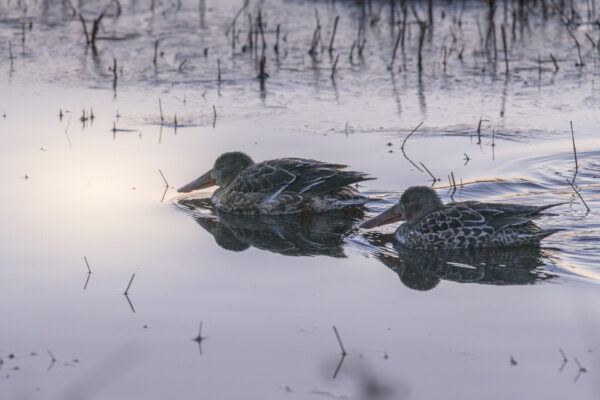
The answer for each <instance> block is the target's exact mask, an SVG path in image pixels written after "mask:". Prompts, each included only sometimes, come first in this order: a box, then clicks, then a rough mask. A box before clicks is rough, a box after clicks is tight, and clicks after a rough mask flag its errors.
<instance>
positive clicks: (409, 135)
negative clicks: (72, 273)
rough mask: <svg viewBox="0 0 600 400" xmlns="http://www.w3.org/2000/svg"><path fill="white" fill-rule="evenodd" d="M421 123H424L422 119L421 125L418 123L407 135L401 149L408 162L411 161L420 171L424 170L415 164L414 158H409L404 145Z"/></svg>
mask: <svg viewBox="0 0 600 400" xmlns="http://www.w3.org/2000/svg"><path fill="white" fill-rule="evenodd" d="M421 125H423V121H421V122H420V123H419V125H417V127H416V128H415V129H413V130H412V131H411V132H410V133H409V134H408V136H406V137H405V138H404V141H403V142H402V146H400V150H402V155H403V156H404V158H406V159H407V160H408V162H410V163H411V164H412V165H413V166H414V167H415V168H416V169H417V170H419V171H420V172H423V170H422V169H421V168H420V167H419V166H418V165H417V164H415V163H414V161H413V160H411V159H410V158H408V156H407V155H406V152H405V151H404V145H405V144H406V141H407V140H408V138H409V137H411V136H412V134H413V133H415V132H416V131H417V129H419V128H420V127H421Z"/></svg>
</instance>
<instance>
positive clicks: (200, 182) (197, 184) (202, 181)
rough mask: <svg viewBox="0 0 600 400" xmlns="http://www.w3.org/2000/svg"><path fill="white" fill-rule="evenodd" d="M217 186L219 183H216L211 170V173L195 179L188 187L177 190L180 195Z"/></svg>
mask: <svg viewBox="0 0 600 400" xmlns="http://www.w3.org/2000/svg"><path fill="white" fill-rule="evenodd" d="M216 184H217V181H215V178H213V176H212V169H211V170H210V171H208V172H207V173H205V174H204V175H202V176H201V177H200V178H198V179H195V180H193V181H191V182H190V183H188V184H187V185H185V186H182V187H180V188H179V189H177V191H178V192H180V193H188V192H191V191H192V190H198V189H204V188H207V187H211V186H214V185H216Z"/></svg>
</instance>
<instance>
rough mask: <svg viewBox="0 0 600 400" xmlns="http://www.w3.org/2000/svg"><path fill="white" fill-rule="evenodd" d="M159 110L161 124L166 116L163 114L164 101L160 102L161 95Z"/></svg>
mask: <svg viewBox="0 0 600 400" xmlns="http://www.w3.org/2000/svg"><path fill="white" fill-rule="evenodd" d="M158 110H159V111H160V124H161V125H162V123H163V122H164V121H165V117H164V116H163V112H162V103H161V102H160V97H159V98H158Z"/></svg>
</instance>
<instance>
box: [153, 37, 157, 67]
mask: <svg viewBox="0 0 600 400" xmlns="http://www.w3.org/2000/svg"><path fill="white" fill-rule="evenodd" d="M157 58H158V39H156V41H155V42H154V58H153V59H152V64H154V68H156V59H157Z"/></svg>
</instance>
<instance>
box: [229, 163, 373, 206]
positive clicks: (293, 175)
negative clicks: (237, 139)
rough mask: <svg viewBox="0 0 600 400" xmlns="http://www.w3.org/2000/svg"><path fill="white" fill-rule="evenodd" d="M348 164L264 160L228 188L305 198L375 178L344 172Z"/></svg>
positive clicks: (275, 195)
mask: <svg viewBox="0 0 600 400" xmlns="http://www.w3.org/2000/svg"><path fill="white" fill-rule="evenodd" d="M343 168H346V165H342V164H332V163H326V162H321V161H316V160H307V159H302V158H281V159H277V160H269V161H263V162H261V163H257V164H254V165H252V166H250V167H249V168H247V169H246V170H244V171H243V172H242V173H241V174H240V175H239V176H238V177H237V178H236V179H235V180H234V181H233V182H232V183H231V185H230V187H229V188H228V189H229V190H231V191H234V192H239V193H264V194H271V195H272V196H273V197H277V196H279V195H281V194H287V195H290V194H298V195H302V196H314V195H320V194H324V193H328V192H332V191H336V190H339V189H341V188H344V187H346V186H348V185H351V184H353V183H357V182H361V181H365V180H368V179H374V178H370V177H368V176H367V175H366V174H363V173H361V172H355V171H342V170H341V169H343Z"/></svg>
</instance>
